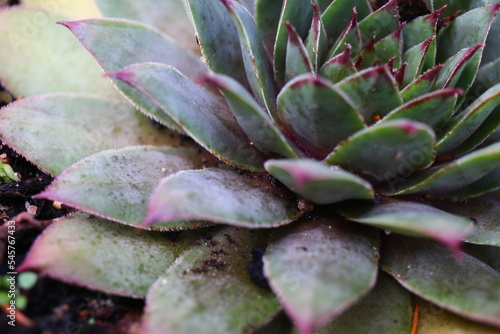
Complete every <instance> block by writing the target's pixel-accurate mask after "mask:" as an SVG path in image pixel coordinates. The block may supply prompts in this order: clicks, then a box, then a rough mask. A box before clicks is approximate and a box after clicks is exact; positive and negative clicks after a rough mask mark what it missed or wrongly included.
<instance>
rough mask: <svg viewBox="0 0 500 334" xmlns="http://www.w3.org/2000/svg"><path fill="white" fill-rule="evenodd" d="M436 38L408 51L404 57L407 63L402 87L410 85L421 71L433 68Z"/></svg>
mask: <svg viewBox="0 0 500 334" xmlns="http://www.w3.org/2000/svg"><path fill="white" fill-rule="evenodd" d="M435 39H436V37H431V38H429V39H427V40H425V41H423V42H422V43H420V44H418V45H415V46H414V47H412V48H411V49H409V50H408V51H407V52H406V53H405V55H404V61H405V62H407V63H408V66H407V67H406V70H405V76H404V80H403V86H407V85H408V84H410V83H412V82H413V81H414V80H415V78H416V77H418V76H420V74H422V72H423V71H425V70H426V69H428V68H431V67H433V66H434V62H435V60H434V59H435V57H436V42H435Z"/></svg>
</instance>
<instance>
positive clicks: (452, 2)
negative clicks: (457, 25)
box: [433, 0, 486, 16]
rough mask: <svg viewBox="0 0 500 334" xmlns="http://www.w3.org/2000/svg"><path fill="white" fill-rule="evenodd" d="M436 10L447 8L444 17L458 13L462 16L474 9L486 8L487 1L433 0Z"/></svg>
mask: <svg viewBox="0 0 500 334" xmlns="http://www.w3.org/2000/svg"><path fill="white" fill-rule="evenodd" d="M433 2H434V6H435V8H441V7H443V6H446V7H445V8H443V9H444V12H443V16H448V15H454V14H455V13H456V12H457V11H460V14H463V13H466V12H468V11H470V10H472V9H474V8H478V7H483V6H486V1H485V0H433Z"/></svg>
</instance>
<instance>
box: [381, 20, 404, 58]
mask: <svg viewBox="0 0 500 334" xmlns="http://www.w3.org/2000/svg"><path fill="white" fill-rule="evenodd" d="M403 27H404V24H402V25H400V26H399V28H398V29H396V31H395V32H393V33H392V34H390V35H389V36H386V37H384V38H382V39H381V40H380V41H378V42H377V43H375V45H374V49H375V56H376V59H378V60H379V61H380V62H381V63H387V62H388V61H389V60H390V59H391V58H393V57H395V58H394V60H393V61H394V67H400V66H401V63H402V61H401V60H402V58H403V57H402V51H403V50H402V41H401V29H402V28H403Z"/></svg>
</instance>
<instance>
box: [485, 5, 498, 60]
mask: <svg viewBox="0 0 500 334" xmlns="http://www.w3.org/2000/svg"><path fill="white" fill-rule="evenodd" d="M496 2H497V1H496V0H488V3H489V4H494V3H496ZM498 36H500V19H499V18H498V16H497V17H495V20H494V21H493V23H492V25H491V28H490V32H489V34H488V38H487V39H486V47H485V48H484V51H483V57H482V58H481V64H488V63H491V62H493V61H496V60H498V55H499V54H500V47H499V45H498Z"/></svg>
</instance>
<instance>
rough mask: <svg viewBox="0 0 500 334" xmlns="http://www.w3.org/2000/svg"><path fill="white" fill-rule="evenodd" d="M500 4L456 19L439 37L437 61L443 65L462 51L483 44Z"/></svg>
mask: <svg viewBox="0 0 500 334" xmlns="http://www.w3.org/2000/svg"><path fill="white" fill-rule="evenodd" d="M499 8H500V5H499V4H494V5H490V6H487V7H481V8H477V9H474V10H471V11H469V12H467V13H465V14H463V15H460V16H459V17H457V18H456V19H454V20H453V21H452V22H451V23H450V25H449V26H448V27H446V28H443V29H442V30H441V31H440V32H439V35H438V45H439V47H438V55H437V61H438V62H439V63H442V62H444V61H446V59H448V58H450V57H451V56H453V55H455V54H456V53H457V52H459V51H460V50H462V49H465V48H470V47H473V46H474V45H478V44H483V43H484V42H485V41H486V36H487V34H488V31H489V30H490V26H491V24H492V21H493V18H494V17H495V15H496V13H497V11H498V9H499Z"/></svg>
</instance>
